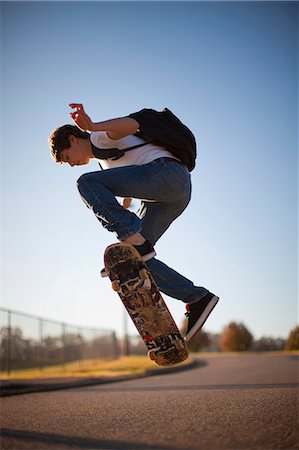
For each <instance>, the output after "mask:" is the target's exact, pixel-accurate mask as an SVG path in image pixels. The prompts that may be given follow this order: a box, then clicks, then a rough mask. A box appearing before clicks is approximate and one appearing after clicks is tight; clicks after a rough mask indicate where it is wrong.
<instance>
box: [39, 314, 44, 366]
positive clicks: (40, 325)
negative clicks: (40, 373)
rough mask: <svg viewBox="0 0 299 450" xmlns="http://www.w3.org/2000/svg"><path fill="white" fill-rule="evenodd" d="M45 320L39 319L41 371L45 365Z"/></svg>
mask: <svg viewBox="0 0 299 450" xmlns="http://www.w3.org/2000/svg"><path fill="white" fill-rule="evenodd" d="M43 339H44V337H43V319H39V344H38V348H39V351H38V366H39V370H43V367H44V364H43V362H44V361H43V360H44V358H43V356H44V348H43Z"/></svg>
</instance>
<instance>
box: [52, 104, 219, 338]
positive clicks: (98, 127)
mask: <svg viewBox="0 0 299 450" xmlns="http://www.w3.org/2000/svg"><path fill="white" fill-rule="evenodd" d="M69 106H70V107H71V108H72V109H73V111H72V112H70V116H71V118H72V120H73V121H74V123H75V125H63V126H61V127H59V128H57V129H55V130H54V131H53V132H52V134H51V136H50V139H49V145H50V149H51V154H52V157H53V159H54V161H55V162H57V163H68V164H69V165H70V166H78V165H83V164H87V163H88V162H89V161H90V159H92V158H96V159H97V160H98V161H99V163H100V165H101V167H102V169H103V170H102V171H96V172H91V173H86V174H84V175H82V176H81V177H80V178H79V179H78V182H77V183H78V190H79V192H80V194H81V197H82V199H83V201H84V202H85V204H86V205H87V207H88V208H90V209H91V210H92V211H93V212H94V214H95V216H96V218H97V219H98V220H99V222H100V223H101V224H102V226H103V227H104V228H106V229H107V230H108V231H111V232H113V233H115V234H116V237H117V239H118V240H119V241H121V242H127V243H130V244H132V245H133V246H134V247H135V248H136V249H137V250H138V252H139V253H140V255H141V256H142V258H143V260H144V261H146V263H147V266H148V268H149V270H150V271H151V273H152V275H153V276H154V278H155V281H156V283H157V285H158V287H159V289H160V290H161V291H162V292H164V293H165V294H166V295H168V296H170V297H173V298H175V299H178V300H181V301H183V302H184V303H185V304H186V309H187V313H186V316H187V317H188V325H187V332H186V339H187V340H189V339H190V338H191V337H192V336H194V334H195V333H196V332H197V331H199V330H200V328H201V327H202V326H203V324H204V323H205V321H206V319H207V318H208V316H209V314H210V313H211V312H212V310H213V309H214V307H215V306H216V304H217V302H218V300H219V298H218V297H217V296H215V295H214V294H212V293H211V292H209V291H208V290H207V289H205V288H204V287H198V286H194V284H193V283H192V281H190V280H188V279H187V278H185V277H184V276H182V275H181V274H179V273H178V272H176V271H174V270H173V269H171V268H170V267H168V266H167V265H166V264H164V263H163V262H161V261H159V260H158V259H156V258H155V256H156V252H155V249H154V245H155V243H156V242H157V240H158V239H159V238H160V237H161V236H162V234H163V233H164V232H165V231H166V230H167V228H168V227H169V226H170V225H171V223H172V222H173V221H174V220H175V219H176V218H177V217H178V216H179V215H180V214H181V213H182V212H183V211H184V209H185V208H186V207H187V205H188V203H189V201H190V197H191V180H190V173H189V171H188V169H187V167H186V166H185V165H184V164H183V163H182V162H181V161H180V160H179V159H178V158H177V157H175V156H174V155H173V154H172V153H170V152H169V151H168V150H167V149H166V148H164V147H161V146H158V145H155V144H153V143H147V142H146V141H144V140H143V139H141V138H140V137H138V130H139V127H140V124H139V123H138V122H137V120H135V119H133V118H132V117H121V118H116V119H112V120H107V121H103V122H97V123H94V122H92V120H91V119H90V117H89V116H88V115H87V114H86V112H85V111H84V108H83V105H82V104H78V103H72V104H70V105H69ZM135 146H136V148H134V149H131V150H130V151H128V152H125V153H124V154H123V156H121V157H119V158H118V159H116V158H115V153H114V152H115V148H116V149H119V150H124V149H127V148H128V147H135ZM116 197H122V198H124V200H123V205H120V203H119V202H118V201H117V199H116ZM132 198H137V199H140V201H141V205H140V208H139V210H138V212H137V213H136V214H135V213H133V212H131V211H129V210H128V207H129V205H130V202H131V199H132ZM101 274H102V276H107V274H106V273H105V270H104V269H103V270H102V272H101Z"/></svg>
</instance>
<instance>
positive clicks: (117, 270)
mask: <svg viewBox="0 0 299 450" xmlns="http://www.w3.org/2000/svg"><path fill="white" fill-rule="evenodd" d="M104 263H105V268H106V270H107V271H108V273H109V278H110V280H111V281H112V287H113V289H114V290H116V291H117V293H118V295H119V297H120V299H121V300H122V302H123V304H124V306H125V308H126V310H127V311H128V313H129V315H130V316H131V318H132V320H133V322H134V324H135V326H136V328H137V330H138V332H139V334H140V336H141V337H142V339H143V341H144V343H145V345H146V347H147V348H148V350H149V354H151V358H152V359H154V360H155V361H156V363H157V364H159V365H170V364H176V363H179V362H182V361H184V360H185V359H186V358H187V357H188V350H187V348H186V343H185V341H184V339H183V338H182V336H181V334H180V332H179V330H178V328H177V326H176V323H175V322H174V320H173V318H172V316H171V314H170V312H169V310H168V308H167V306H166V304H165V302H164V300H163V298H162V296H161V294H160V292H159V290H158V288H157V286H156V283H155V281H154V279H153V277H152V276H151V274H150V273H149V271H148V269H147V268H146V265H145V264H144V262H143V261H142V259H141V257H140V255H139V253H138V252H137V251H136V250H135V249H134V247H132V246H131V245H129V244H113V245H110V246H109V247H107V249H106V251H105V254H104Z"/></svg>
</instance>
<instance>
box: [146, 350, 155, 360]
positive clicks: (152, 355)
mask: <svg viewBox="0 0 299 450" xmlns="http://www.w3.org/2000/svg"><path fill="white" fill-rule="evenodd" d="M147 356H148V357H149V359H151V360H152V361H155V360H156V357H155V350H149V351H148V352H147Z"/></svg>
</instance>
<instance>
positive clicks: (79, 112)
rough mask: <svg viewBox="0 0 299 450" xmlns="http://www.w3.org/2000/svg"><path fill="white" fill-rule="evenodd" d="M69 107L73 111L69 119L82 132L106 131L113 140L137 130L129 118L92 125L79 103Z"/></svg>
mask: <svg viewBox="0 0 299 450" xmlns="http://www.w3.org/2000/svg"><path fill="white" fill-rule="evenodd" d="M69 106H70V107H71V108H73V109H75V111H74V112H71V113H70V116H71V118H72V119H73V121H74V122H75V124H76V125H77V127H78V128H80V129H81V130H83V131H106V132H107V135H108V137H109V138H110V139H114V140H115V139H121V138H122V137H125V136H128V135H129V134H134V133H136V132H137V130H138V128H139V123H138V122H137V120H135V119H132V118H131V117H120V118H118V119H111V120H105V121H103V122H97V123H94V122H92V120H91V119H90V117H89V116H88V115H87V114H86V112H85V111H84V108H83V105H82V104H81V103H71V104H70V105H69Z"/></svg>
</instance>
